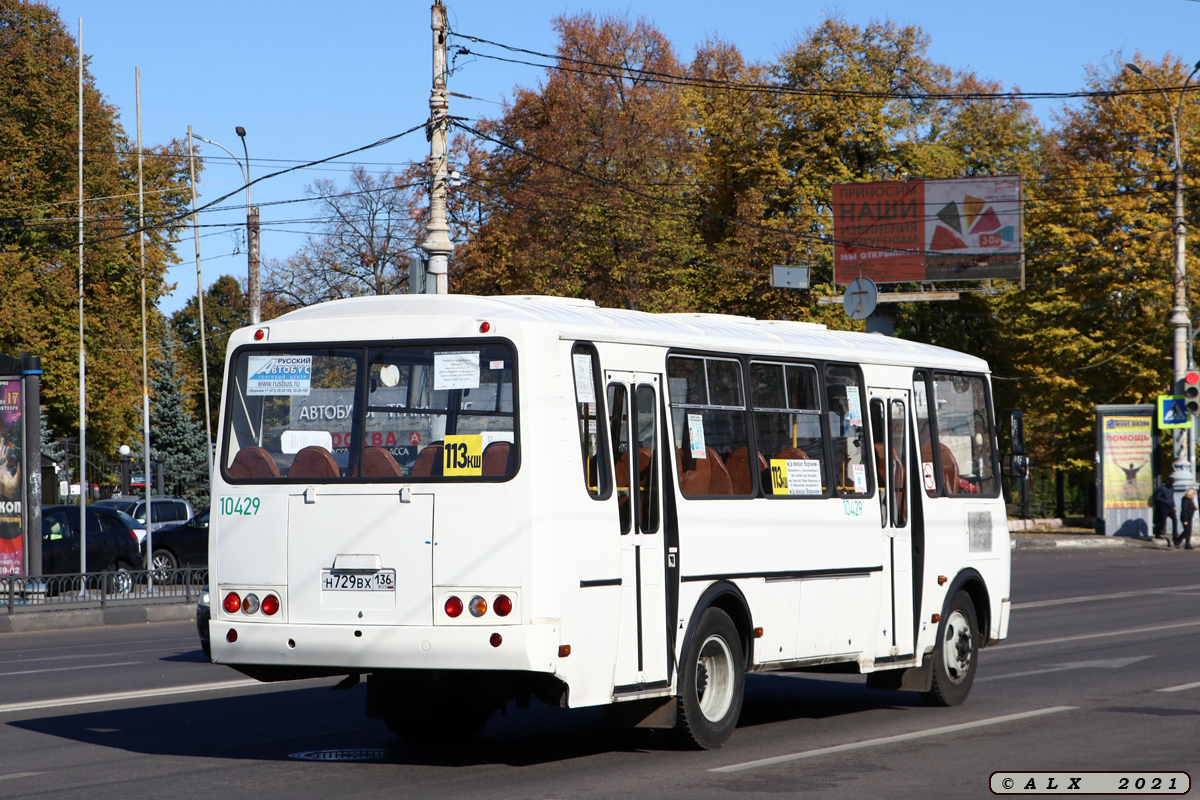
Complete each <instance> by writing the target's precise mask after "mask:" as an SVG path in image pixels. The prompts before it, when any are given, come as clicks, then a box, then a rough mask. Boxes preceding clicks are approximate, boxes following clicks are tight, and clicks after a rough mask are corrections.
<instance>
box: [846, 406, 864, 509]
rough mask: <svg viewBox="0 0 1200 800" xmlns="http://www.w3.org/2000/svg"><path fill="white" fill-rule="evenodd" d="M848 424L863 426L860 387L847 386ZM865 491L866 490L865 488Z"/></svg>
mask: <svg viewBox="0 0 1200 800" xmlns="http://www.w3.org/2000/svg"><path fill="white" fill-rule="evenodd" d="M846 424H847V425H854V426H855V427H859V428H861V427H862V424H863V420H862V403H861V402H860V401H859V399H858V387H857V386H847V387H846ZM863 491H866V490H865V489H864V490H863Z"/></svg>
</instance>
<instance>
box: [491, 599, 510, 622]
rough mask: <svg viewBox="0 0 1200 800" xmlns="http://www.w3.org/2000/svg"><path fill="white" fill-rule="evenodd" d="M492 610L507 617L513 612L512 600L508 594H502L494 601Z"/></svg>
mask: <svg viewBox="0 0 1200 800" xmlns="http://www.w3.org/2000/svg"><path fill="white" fill-rule="evenodd" d="M492 610H493V611H495V612H496V614H497V615H498V616H501V617H507V616H508V615H509V614H511V613H512V600H510V599H509V597H508V595H506V594H502V595H500V596H498V597H497V598H496V600H495V602H493V603H492Z"/></svg>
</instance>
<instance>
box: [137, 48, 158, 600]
mask: <svg viewBox="0 0 1200 800" xmlns="http://www.w3.org/2000/svg"><path fill="white" fill-rule="evenodd" d="M133 74H134V76H135V80H136V82H137V148H138V262H139V265H140V269H141V273H142V442H143V444H144V445H145V454H144V455H145V470H146V484H145V487H144V488H145V490H146V558H147V559H153V557H154V538H153V537H154V534H153V532H152V530H151V523H152V522H153V521H154V515H153V514H152V513H151V508H150V503H151V495H152V494H153V492H152V491H151V488H150V356H149V352H148V346H147V343H146V230H145V229H146V213H145V211H146V207H145V198H144V193H143V187H142V71H141V69H140V68H137V67H134V71H133ZM160 491H161V487H160ZM142 566H143V567H145V568H146V569H149V568H150V567H151V564H143V565H142ZM147 581H148V583H149V584H150V585H152V584H153V582H154V574H153V573H148V578H147Z"/></svg>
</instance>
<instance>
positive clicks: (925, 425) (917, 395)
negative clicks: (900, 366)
mask: <svg viewBox="0 0 1200 800" xmlns="http://www.w3.org/2000/svg"><path fill="white" fill-rule="evenodd" d="M928 380H929V376H928V373H926V372H925V371H924V370H917V371H916V372H915V373H913V411H914V413H915V414H916V417H917V448H918V456H920V459H921V480H922V482H923V483H924V484H925V494H927V495H929V496H930V497H937V496H938V480H937V476H938V474H939V464H942V462H943V461H946V462H948V461H949V459H948V458H947V457H945V453H944V452H943V453H941V454H939V453H938V448H935V447H934V446H933V441H934V435H933V421H932V420H931V419H930V417H929V389H928V384H927V383H926V381H928ZM939 455H942V456H943V457H942V458H938V456H939ZM947 467H949V464H948V463H945V464H942V466H941V469H942V470H946V469H947ZM944 478H945V481H944V483H945V485H946V487H947V488H946V491H950V488H949V487H950V485H951V484H954V483H957V482H958V472H957V470H956V471H955V472H954V474H953V478H951V475H950V473H948V472H946V473H944Z"/></svg>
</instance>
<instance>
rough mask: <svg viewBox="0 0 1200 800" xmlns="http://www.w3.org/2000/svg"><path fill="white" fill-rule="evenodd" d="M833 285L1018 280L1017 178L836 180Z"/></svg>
mask: <svg viewBox="0 0 1200 800" xmlns="http://www.w3.org/2000/svg"><path fill="white" fill-rule="evenodd" d="M832 192H833V239H834V245H833V263H834V282H835V283H839V284H847V283H850V282H851V281H853V280H854V279H856V278H863V277H865V278H871V279H872V280H873V281H875V283H903V282H907V281H934V280H937V281H946V280H984V279H993V278H998V279H1009V280H1020V279H1021V276H1022V274H1023V271H1024V258H1023V254H1022V240H1023V230H1022V218H1023V217H1022V211H1021V197H1022V195H1021V179H1020V177H1019V176H998V177H996V176H993V177H979V178H963V179H957V178H955V179H950V180H933V181H887V182H879V183H851V184H835V185H834V186H833V187H832Z"/></svg>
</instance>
